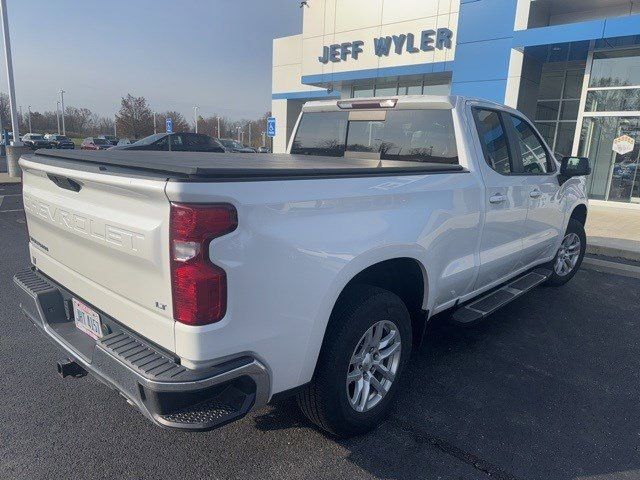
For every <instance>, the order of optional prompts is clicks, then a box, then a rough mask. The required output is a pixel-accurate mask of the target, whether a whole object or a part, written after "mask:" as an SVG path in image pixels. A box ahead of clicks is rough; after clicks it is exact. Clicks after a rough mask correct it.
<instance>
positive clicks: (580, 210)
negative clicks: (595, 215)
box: [569, 203, 588, 227]
mask: <svg viewBox="0 0 640 480" xmlns="http://www.w3.org/2000/svg"><path fill="white" fill-rule="evenodd" d="M587 214H588V211H587V206H586V205H585V204H584V203H579V204H578V205H576V206H575V207H573V210H572V211H571V215H570V216H569V219H573V220H577V221H578V222H580V223H581V224H582V226H583V227H584V226H586V224H587Z"/></svg>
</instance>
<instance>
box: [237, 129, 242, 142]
mask: <svg viewBox="0 0 640 480" xmlns="http://www.w3.org/2000/svg"><path fill="white" fill-rule="evenodd" d="M241 131H242V128H241V127H238V141H240V132H241Z"/></svg>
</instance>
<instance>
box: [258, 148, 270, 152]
mask: <svg viewBox="0 0 640 480" xmlns="http://www.w3.org/2000/svg"><path fill="white" fill-rule="evenodd" d="M258 153H271V150H269V147H258Z"/></svg>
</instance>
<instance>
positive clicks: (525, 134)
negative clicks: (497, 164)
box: [509, 115, 551, 174]
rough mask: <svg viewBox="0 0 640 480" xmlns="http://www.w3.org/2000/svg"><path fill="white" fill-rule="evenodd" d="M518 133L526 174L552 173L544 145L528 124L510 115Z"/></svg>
mask: <svg viewBox="0 0 640 480" xmlns="http://www.w3.org/2000/svg"><path fill="white" fill-rule="evenodd" d="M509 116H510V117H511V121H512V122H513V127H514V128H515V131H516V138H517V139H518V146H519V148H520V156H521V158H522V166H523V168H524V173H526V174H544V173H549V172H550V171H551V161H550V159H549V157H548V155H547V150H546V149H545V148H544V145H543V144H542V142H541V141H540V139H539V138H538V136H537V135H536V133H535V132H534V130H533V129H532V128H531V127H530V126H529V124H528V123H527V122H525V121H524V120H522V119H521V118H519V117H515V116H513V115H509Z"/></svg>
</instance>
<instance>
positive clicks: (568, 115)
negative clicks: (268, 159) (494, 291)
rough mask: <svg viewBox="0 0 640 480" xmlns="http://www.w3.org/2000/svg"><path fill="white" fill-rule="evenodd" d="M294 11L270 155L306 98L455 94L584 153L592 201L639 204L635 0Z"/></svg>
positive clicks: (277, 66)
mask: <svg viewBox="0 0 640 480" xmlns="http://www.w3.org/2000/svg"><path fill="white" fill-rule="evenodd" d="M301 8H302V9H303V11H304V15H303V25H302V33H301V34H300V35H294V36H290V37H284V38H278V39H275V40H274V41H273V70H272V81H273V84H272V114H273V116H274V117H275V118H276V136H275V137H274V143H273V145H274V152H276V153H281V152H284V151H286V147H287V143H288V142H289V140H290V136H291V132H292V130H293V127H294V125H295V122H296V120H297V117H298V115H299V113H300V109H301V107H302V105H303V104H304V102H306V101H309V100H315V99H323V98H351V97H372V96H389V95H406V94H411V95H416V94H417V95H421V94H424V95H428V94H449V93H451V94H454V95H455V94H460V95H467V96H474V97H481V98H487V99H490V100H494V101H497V102H500V103H505V104H507V105H510V106H512V107H516V108H518V109H520V110H521V111H523V112H524V113H526V114H527V115H529V117H531V118H532V119H533V120H534V121H535V122H536V125H537V126H538V128H539V129H540V131H541V133H542V134H543V135H544V137H545V138H546V140H547V143H548V144H549V145H550V146H551V148H553V149H554V150H555V151H556V152H557V153H559V154H563V155H568V154H573V155H582V156H588V157H589V158H590V159H591V162H592V167H593V174H592V176H591V178H590V179H589V193H590V196H591V197H592V198H595V199H601V200H609V201H617V202H625V203H639V204H640V168H639V167H638V164H639V163H640V162H639V154H640V1H633V0H307V2H304V5H303V6H302V7H301ZM616 145H623V146H624V148H623V149H619V148H615V147H614V146H616ZM630 145H631V150H630V151H627V152H625V153H619V152H618V151H616V150H619V151H625V150H629V146H630Z"/></svg>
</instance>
